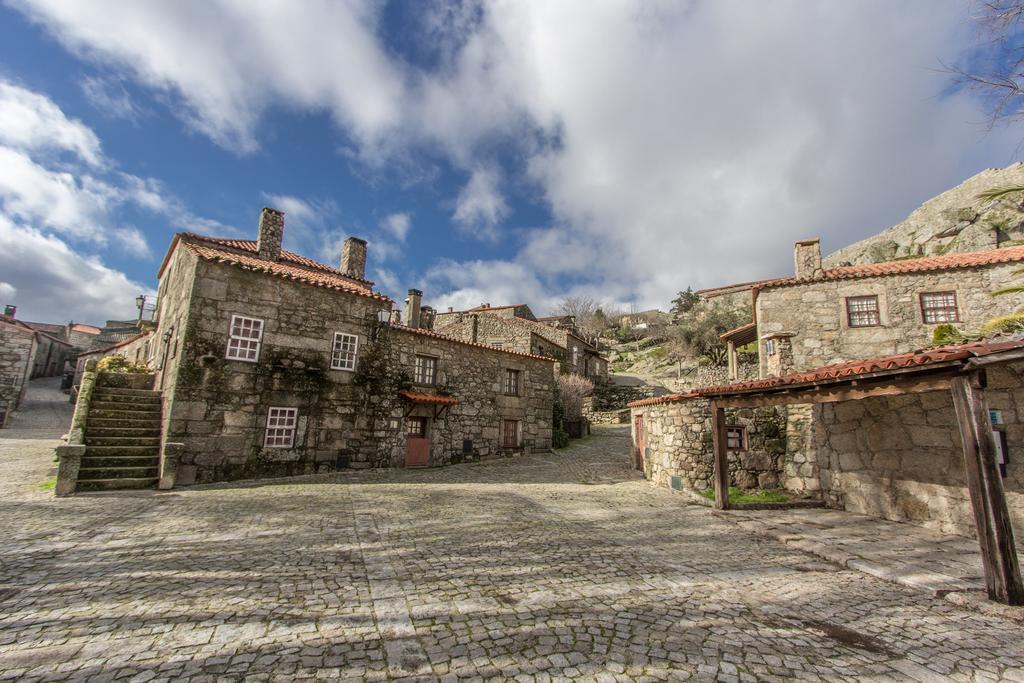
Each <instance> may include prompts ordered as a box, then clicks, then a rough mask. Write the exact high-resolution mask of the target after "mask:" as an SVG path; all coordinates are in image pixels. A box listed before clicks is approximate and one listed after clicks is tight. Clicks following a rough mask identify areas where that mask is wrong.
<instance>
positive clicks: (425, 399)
mask: <svg viewBox="0 0 1024 683" xmlns="http://www.w3.org/2000/svg"><path fill="white" fill-rule="evenodd" d="M398 395H399V396H401V397H402V398H404V399H406V400H407V401H412V402H413V403H427V404H430V405H435V406H455V405H458V404H459V399H457V398H455V397H454V396H442V395H441V394H427V393H421V392H418V391H399V392H398Z"/></svg>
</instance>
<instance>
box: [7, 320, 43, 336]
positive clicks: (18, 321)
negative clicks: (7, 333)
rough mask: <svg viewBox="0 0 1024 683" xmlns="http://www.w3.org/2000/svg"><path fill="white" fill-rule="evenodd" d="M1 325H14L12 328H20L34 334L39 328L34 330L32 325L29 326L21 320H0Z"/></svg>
mask: <svg viewBox="0 0 1024 683" xmlns="http://www.w3.org/2000/svg"><path fill="white" fill-rule="evenodd" d="M16 323H21V324H20V325H19V324H16ZM0 325H5V326H7V327H12V328H14V329H16V330H20V331H22V332H28V333H29V334H32V335H34V334H36V332H37V330H33V329H32V328H31V327H28V326H27V325H25V323H22V322H21V321H20V320H16V321H14V322H8V321H7V320H0Z"/></svg>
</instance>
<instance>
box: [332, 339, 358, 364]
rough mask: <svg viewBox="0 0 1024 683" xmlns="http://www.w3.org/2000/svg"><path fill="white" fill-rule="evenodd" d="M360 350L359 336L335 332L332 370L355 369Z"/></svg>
mask: <svg viewBox="0 0 1024 683" xmlns="http://www.w3.org/2000/svg"><path fill="white" fill-rule="evenodd" d="M358 352H359V337H357V336H356V335H354V334H345V333H344V332H335V333H334V344H333V346H332V347H331V370H355V369H356V354H357V353H358Z"/></svg>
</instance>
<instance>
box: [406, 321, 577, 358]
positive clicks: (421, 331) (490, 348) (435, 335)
mask: <svg viewBox="0 0 1024 683" xmlns="http://www.w3.org/2000/svg"><path fill="white" fill-rule="evenodd" d="M391 328H392V329H394V330H398V331H399V332H408V333H410V334H418V335H421V336H424V337H431V338H433V339H440V340H442V341H450V342H454V343H456V344H462V345H463V346H472V347H475V348H478V349H487V350H488V351H500V352H501V353H509V354H512V355H513V356H522V357H524V358H536V359H537V360H546V361H548V362H549V363H555V362H557V360H556V359H554V358H549V357H547V356H536V355H534V354H532V353H523V352H522V351H512V350H510V349H501V348H498V347H497V346H490V345H489V344H478V343H477V342H471V341H466V340H465V339H459V338H458V337H450V336H448V335H447V334H441V333H440V332H434V331H433V330H425V329H423V328H416V327H406V326H405V325H396V324H394V323H391Z"/></svg>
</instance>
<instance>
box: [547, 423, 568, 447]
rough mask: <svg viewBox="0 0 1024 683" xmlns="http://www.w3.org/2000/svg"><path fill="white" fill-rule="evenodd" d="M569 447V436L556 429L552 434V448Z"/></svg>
mask: <svg viewBox="0 0 1024 683" xmlns="http://www.w3.org/2000/svg"><path fill="white" fill-rule="evenodd" d="M568 445H569V434H568V432H564V431H562V430H561V429H557V428H556V429H555V431H554V432H553V433H552V434H551V447H552V448H565V447H566V446H568Z"/></svg>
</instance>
